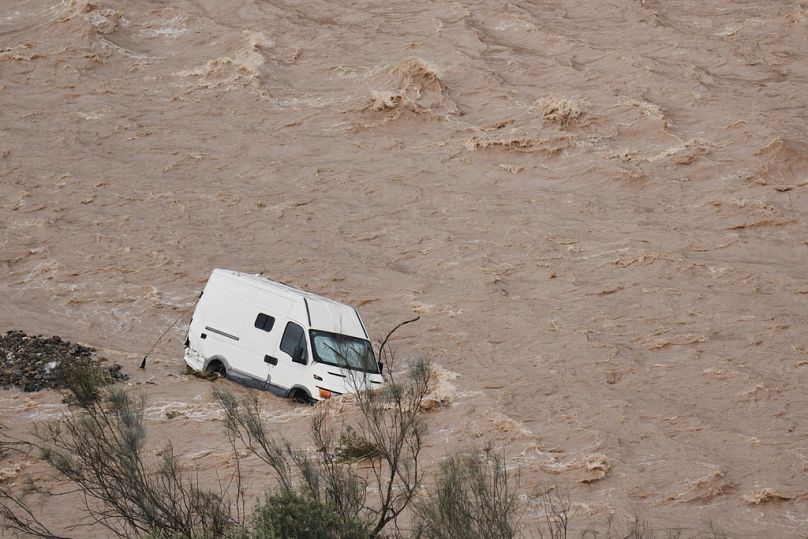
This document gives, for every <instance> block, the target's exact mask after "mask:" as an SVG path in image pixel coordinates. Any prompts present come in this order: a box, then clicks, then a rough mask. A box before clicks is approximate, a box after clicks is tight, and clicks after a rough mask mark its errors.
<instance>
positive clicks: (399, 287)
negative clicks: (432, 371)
mask: <svg viewBox="0 0 808 539" xmlns="http://www.w3.org/2000/svg"><path fill="white" fill-rule="evenodd" d="M807 55H808V7H805V6H804V5H802V6H801V5H800V3H798V2H788V1H784V2H773V1H766V2H740V1H730V0H721V1H718V2H710V3H704V2H696V1H681V2H657V1H651V0H648V1H636V0H615V1H612V2H608V3H605V2H604V3H592V2H584V1H576V0H558V1H547V2H541V3H536V4H532V3H527V2H506V3H499V2H481V1H478V2H466V3H460V2H423V1H412V2H403V3H398V2H378V3H370V2H346V3H338V2H321V1H318V0H307V1H306V2H289V3H282V2H278V3H269V2H261V1H256V2H254V1H243V2H234V1H230V0H227V1H221V0H217V1H212V0H211V1H176V2H171V3H166V2H158V1H151V2H146V1H143V2H123V1H110V2H104V3H101V2H98V3H92V4H89V3H86V2H83V1H71V2H61V3H56V2H55V1H54V0H47V1H45V0H28V1H9V0H7V1H5V2H3V3H2V5H0V227H2V228H0V268H2V270H0V297H1V298H2V310H0V330H5V329H9V328H21V329H24V330H27V331H29V332H37V333H45V334H59V335H62V336H63V337H65V338H68V339H73V340H79V341H81V342H84V343H87V344H90V345H93V346H96V347H99V348H104V349H106V351H105V352H104V353H105V354H106V355H108V356H109V357H112V358H115V359H118V360H123V361H125V362H127V365H128V366H129V370H130V372H131V371H133V370H134V368H135V366H136V365H137V364H138V362H139V359H140V357H141V356H142V354H143V353H144V352H145V350H146V349H148V348H149V346H150V345H151V343H152V342H153V341H154V339H155V338H156V337H157V336H158V335H159V334H160V333H161V332H162V331H163V330H164V329H165V328H166V327H167V326H168V325H169V324H170V323H171V322H172V321H173V320H174V319H175V318H176V317H177V316H179V315H180V313H182V312H183V311H184V310H185V309H186V308H188V307H189V306H192V305H193V303H194V300H195V299H196V296H197V295H198V292H199V290H200V289H201V287H202V286H203V284H204V282H205V280H206V278H207V276H208V274H209V273H210V271H211V270H212V269H213V268H215V267H225V268H231V269H238V270H242V271H253V272H258V271H264V272H266V273H267V274H268V275H270V276H272V277H273V278H275V279H277V280H281V281H284V282H287V283H289V284H292V285H295V286H299V287H303V288H306V289H309V290H312V291H314V292H317V293H320V294H323V295H326V296H331V297H334V298H336V299H338V300H341V301H346V302H349V303H352V304H354V305H356V306H358V307H359V308H360V309H361V311H362V313H363V315H364V318H365V320H366V321H367V323H368V325H369V326H370V327H369V329H370V330H371V332H372V334H373V335H376V336H379V335H382V334H383V333H384V332H386V330H388V329H389V328H390V327H392V326H393V325H394V324H395V323H397V322H399V321H401V320H403V319H405V318H407V317H410V316H412V314H413V313H417V314H420V315H421V317H422V318H421V321H420V322H419V323H418V324H415V325H412V326H408V327H407V328H406V330H405V331H403V332H402V333H401V338H400V339H399V340H398V346H399V351H400V353H401V355H410V354H414V353H428V354H430V355H431V356H432V357H433V358H434V360H435V361H436V363H437V364H438V365H439V366H440V367H441V369H442V370H441V372H442V374H441V384H442V387H441V388H440V390H441V391H442V392H443V393H444V394H445V395H446V396H447V397H449V398H450V399H451V401H452V404H451V406H448V407H445V408H442V409H440V410H437V411H435V412H433V413H432V415H431V417H430V436H429V440H428V442H429V446H430V447H429V448H428V456H429V459H430V460H431V461H437V460H438V459H439V458H440V457H441V456H443V455H444V454H446V452H447V451H449V450H450V449H451V448H468V447H472V446H474V445H476V446H477V447H480V446H482V445H483V444H484V443H485V441H487V440H494V442H495V444H497V445H499V446H501V447H503V448H504V450H505V452H506V454H507V456H508V458H509V460H510V461H511V462H513V463H514V464H515V465H518V468H519V471H520V474H521V478H522V485H523V487H524V490H525V491H528V490H529V488H532V487H533V486H534V485H535V486H537V487H539V486H541V485H545V484H554V485H558V487H559V488H560V489H561V490H563V491H565V492H568V493H569V495H570V497H571V499H572V501H573V503H574V509H575V515H574V518H573V524H574V525H575V524H576V523H577V525H578V526H579V527H583V526H586V525H597V524H598V523H599V522H604V521H605V518H606V516H607V515H609V514H612V515H614V517H615V518H616V519H618V520H626V519H628V518H630V517H631V516H632V515H634V514H637V515H639V516H641V517H642V518H645V519H648V520H649V521H651V522H652V523H653V524H654V525H656V526H660V527H664V526H685V527H687V528H689V529H690V530H693V531H698V530H702V529H705V522H707V521H710V520H712V521H714V522H716V523H717V524H718V525H719V526H720V527H722V528H723V529H724V530H725V531H727V532H729V533H730V534H731V535H732V536H736V537H808V505H807V504H806V501H808V426H807V425H808V396H806V391H805V387H806V383H808V332H806V323H807V322H808V270H807V269H806V268H808V226H806V213H807V212H808V135H807V132H806V127H805V126H806V120H808V103H807V102H806V101H807V98H806V96H807V95H808V85H807V84H806V83H808V79H807V78H806V75H807V74H808V64H806V57H807ZM184 332H185V327H182V325H181V324H180V325H178V326H177V327H175V328H174V329H173V330H172V331H171V332H170V333H169V335H168V336H167V337H166V339H165V340H164V342H163V343H161V345H160V346H159V347H158V349H157V350H156V352H155V354H154V356H153V357H154V358H155V359H154V360H153V361H152V362H151V363H150V365H149V367H148V368H147V369H146V371H144V372H135V373H134V374H135V379H136V381H138V382H140V383H141V384H143V387H145V388H146V389H147V391H148V393H149V395H150V399H151V405H152V406H153V408H151V409H150V413H149V414H148V417H149V424H150V427H151V428H152V432H153V433H154V437H155V440H156V442H155V443H157V444H159V443H162V442H163V441H164V440H165V439H166V438H168V437H169V435H170V437H171V438H172V440H174V441H175V442H176V444H177V445H178V447H179V448H180V449H181V451H183V452H184V454H185V455H186V456H187V457H189V458H190V457H193V456H199V455H203V458H201V459H200V460H198V461H197V462H198V463H200V464H199V465H200V466H202V467H203V468H204V469H207V470H216V469H228V467H231V466H232V465H231V464H230V463H229V458H228V456H227V450H226V444H225V442H224V440H223V437H222V436H221V435H220V433H221V428H222V426H221V422H219V421H216V420H215V419H216V417H218V416H217V412H216V410H215V407H214V406H213V404H212V403H211V399H210V395H209V391H210V386H209V384H208V383H207V382H204V381H201V380H197V379H193V378H188V377H183V376H180V374H179V373H181V371H182V360H181V354H182V338H183V335H184ZM145 382H149V384H145ZM262 398H264V400H265V404H266V407H267V410H268V414H270V415H271V416H272V417H273V418H274V419H273V421H278V422H280V423H282V424H283V426H284V432H287V433H288V434H289V435H290V436H292V437H293V438H294V437H298V438H299V437H300V436H301V435H302V433H304V432H305V425H306V417H307V414H308V412H307V410H306V409H305V408H297V407H295V406H294V405H292V404H290V403H288V402H286V401H283V400H281V399H277V398H275V397H272V396H270V395H263V396H262ZM58 402H59V400H58V397H57V396H56V395H54V394H52V393H47V392H43V393H41V394H36V395H23V394H20V393H17V392H15V391H5V392H2V393H0V409H2V410H3V421H4V422H6V423H9V424H10V425H11V426H12V428H13V429H15V430H19V431H23V430H24V429H25V428H27V427H28V426H30V424H31V422H32V421H33V420H37V419H43V418H47V417H52V416H53V414H54V413H58V411H59V410H60V406H59V405H58ZM168 409H177V410H183V411H185V412H186V415H187V417H186V418H184V419H183V418H178V419H174V420H171V421H169V420H167V419H166V418H165V417H164V412H165V411H166V410H168ZM300 439H301V440H302V438H300ZM32 469H35V467H34V468H32ZM25 470H26V466H22V468H21V469H20V470H19V477H22V475H23V474H24V473H25ZM14 473H17V472H14ZM262 485H263V483H261V482H260V481H258V480H256V483H255V485H254V489H255V491H256V492H258V491H260V490H261V488H263V486H262ZM765 489H771V491H770V492H769V494H768V495H766V492H767V491H766V490H765ZM778 495H779V496H781V497H783V498H786V499H779V498H778ZM68 499H69V498H65V499H64V500H63V501H50V502H48V513H49V515H50V518H51V519H53V520H58V521H59V522H58V524H57V526H66V525H68V524H70V523H71V522H75V520H76V518H77V517H76V513H75V512H74V511H73V509H72V507H71V506H70V503H71V502H68V501H66V500H68ZM528 502H530V503H529V504H528V518H532V515H533V514H534V513H535V512H537V511H539V507H538V505H537V504H535V503H532V501H531V500H530V499H528ZM60 504H61V505H60ZM71 519H72V520H71Z"/></svg>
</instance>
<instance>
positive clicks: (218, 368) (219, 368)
mask: <svg viewBox="0 0 808 539" xmlns="http://www.w3.org/2000/svg"><path fill="white" fill-rule="evenodd" d="M205 372H211V373H213V374H215V375H217V376H219V378H227V369H225V368H224V365H223V364H222V362H221V361H219V360H218V359H214V360H213V361H211V362H210V363H208V366H207V367H205Z"/></svg>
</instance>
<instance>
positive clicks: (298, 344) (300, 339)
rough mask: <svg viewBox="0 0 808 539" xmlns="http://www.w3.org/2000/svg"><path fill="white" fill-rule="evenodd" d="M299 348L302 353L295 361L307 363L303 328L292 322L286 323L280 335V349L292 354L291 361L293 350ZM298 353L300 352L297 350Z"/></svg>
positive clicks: (293, 354) (293, 359) (293, 358)
mask: <svg viewBox="0 0 808 539" xmlns="http://www.w3.org/2000/svg"><path fill="white" fill-rule="evenodd" d="M298 349H300V350H301V352H302V355H300V356H299V358H298V359H299V361H297V363H302V364H304V365H305V364H306V363H308V361H307V359H308V354H306V333H305V332H304V331H303V328H302V327H300V326H299V325H297V324H295V323H294V322H289V323H288V324H286V329H285V330H283V337H281V350H282V351H284V352H286V353H287V354H289V355H290V356H292V361H295V351H296V350H298ZM298 354H300V352H298Z"/></svg>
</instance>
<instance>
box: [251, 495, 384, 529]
mask: <svg viewBox="0 0 808 539" xmlns="http://www.w3.org/2000/svg"><path fill="white" fill-rule="evenodd" d="M251 521H252V527H253V529H252V533H251V537H253V538H254V539H367V537H368V532H367V530H365V529H364V527H363V526H362V525H361V524H360V523H355V522H350V521H348V522H345V521H344V520H343V519H341V518H340V515H339V514H338V513H337V511H336V510H335V509H333V508H331V507H329V506H327V505H326V504H324V503H321V502H320V501H318V500H317V499H315V498H314V497H313V496H311V495H309V494H307V493H305V491H294V490H284V489H280V490H278V491H276V492H273V493H272V494H270V495H269V496H268V497H267V498H266V500H264V501H263V502H262V503H260V504H259V505H258V506H257V507H256V508H255V509H254V511H253V513H252V517H251Z"/></svg>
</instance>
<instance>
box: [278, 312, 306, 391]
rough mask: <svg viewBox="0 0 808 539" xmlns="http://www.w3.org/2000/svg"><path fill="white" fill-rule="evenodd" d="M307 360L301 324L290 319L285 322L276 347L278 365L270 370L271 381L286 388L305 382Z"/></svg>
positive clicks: (304, 334) (304, 335)
mask: <svg viewBox="0 0 808 539" xmlns="http://www.w3.org/2000/svg"><path fill="white" fill-rule="evenodd" d="M309 361H310V354H309V349H308V346H307V345H306V332H305V330H304V329H303V326H301V325H300V324H297V323H295V322H292V321H289V322H287V323H286V328H284V330H283V336H282V337H281V343H280V346H279V347H278V365H277V367H275V368H274V369H273V370H272V383H273V384H274V385H278V386H281V387H283V388H286V389H291V388H292V386H294V385H299V384H300V385H302V384H305V383H307V382H308V380H305V379H304V376H305V375H306V373H307V368H306V366H307V365H308V364H309Z"/></svg>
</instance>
